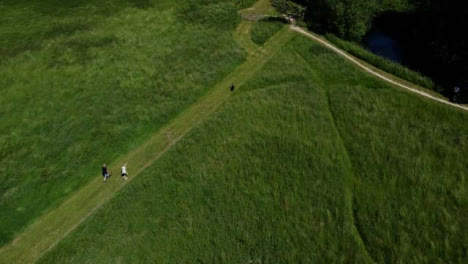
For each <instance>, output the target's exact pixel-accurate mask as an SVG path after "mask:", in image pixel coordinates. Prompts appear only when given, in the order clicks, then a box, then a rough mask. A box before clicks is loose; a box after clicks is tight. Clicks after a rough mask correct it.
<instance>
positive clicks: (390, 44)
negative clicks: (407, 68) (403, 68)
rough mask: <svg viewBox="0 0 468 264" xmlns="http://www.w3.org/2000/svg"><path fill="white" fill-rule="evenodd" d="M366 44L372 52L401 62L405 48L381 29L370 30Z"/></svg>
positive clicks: (365, 40) (365, 39)
mask: <svg viewBox="0 0 468 264" xmlns="http://www.w3.org/2000/svg"><path fill="white" fill-rule="evenodd" d="M364 44H365V45H366V46H367V48H368V49H369V50H370V51H372V53H374V54H377V55H379V56H382V57H385V58H387V59H390V60H392V61H395V62H398V63H401V61H402V57H403V50H402V48H401V46H400V44H399V43H398V42H397V41H396V40H394V39H393V38H391V37H390V36H388V35H387V34H385V32H382V31H379V30H372V31H370V32H369V33H368V34H367V35H366V37H365V38H364Z"/></svg>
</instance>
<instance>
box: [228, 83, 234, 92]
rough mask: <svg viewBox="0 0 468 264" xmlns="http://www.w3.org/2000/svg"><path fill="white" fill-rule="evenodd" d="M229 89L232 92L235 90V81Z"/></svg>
mask: <svg viewBox="0 0 468 264" xmlns="http://www.w3.org/2000/svg"><path fill="white" fill-rule="evenodd" d="M229 89H231V92H234V89H235V86H234V84H233V83H232V84H231V86H229Z"/></svg>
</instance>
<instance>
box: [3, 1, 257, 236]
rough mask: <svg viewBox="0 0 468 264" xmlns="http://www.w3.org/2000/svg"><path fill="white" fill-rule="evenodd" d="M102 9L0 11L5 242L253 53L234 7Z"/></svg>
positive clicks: (147, 4) (127, 4)
mask: <svg viewBox="0 0 468 264" xmlns="http://www.w3.org/2000/svg"><path fill="white" fill-rule="evenodd" d="M98 2H99V3H98ZM98 2H96V3H94V2H93V3H91V2H89V1H78V0H75V1H66V2H63V1H56V0H48V1H41V2H38V1H26V0H23V1H2V3H0V17H1V18H0V19H1V22H0V49H1V50H0V58H1V61H0V92H1V93H2V96H1V97H0V117H1V122H0V163H1V164H2V166H0V194H1V195H0V210H1V212H2V213H1V215H0V226H1V228H0V245H2V244H4V243H5V242H7V241H9V240H11V238H12V237H13V236H14V234H15V233H16V232H18V231H20V230H22V229H23V228H24V226H25V225H27V224H28V223H30V222H31V220H32V219H34V218H36V217H37V216H38V215H40V214H41V213H42V212H43V211H44V210H46V209H47V208H50V207H51V206H54V205H56V204H58V203H59V202H60V201H62V200H63V199H64V198H66V197H67V196H68V195H69V194H70V193H72V192H73V191H74V190H76V189H77V188H78V187H80V186H82V185H83V184H84V183H85V182H87V181H89V180H90V177H93V176H95V175H97V174H98V173H99V170H100V166H101V165H102V163H106V162H107V163H109V162H111V161H113V160H115V158H116V157H118V156H120V155H122V153H127V152H128V151H129V150H130V149H133V148H135V146H138V145H139V144H140V143H141V142H142V141H143V140H144V139H145V138H146V137H147V136H148V135H149V134H150V133H152V132H153V131H154V130H156V129H158V128H159V127H160V126H162V125H163V124H165V123H166V122H167V121H168V120H170V119H171V118H172V117H173V116H175V115H176V114H177V113H179V112H181V111H182V110H183V109H185V108H186V107H187V106H188V105H190V104H191V103H193V102H194V101H195V100H196V99H197V98H199V97H200V96H201V95H202V94H204V93H205V91H206V90H207V88H208V87H210V86H212V85H213V84H214V83H216V82H218V81H219V80H220V79H221V78H222V77H223V76H225V75H226V74H227V73H229V72H231V71H232V70H233V69H234V67H235V66H236V65H238V64H240V63H241V62H242V61H243V60H244V59H245V57H246V54H245V52H244V51H243V50H242V49H241V48H240V47H239V45H237V43H236V42H235V41H234V39H233V37H232V31H233V30H234V28H235V27H236V25H237V23H238V21H239V16H238V14H237V9H238V8H239V7H240V5H236V4H234V3H233V2H227V1H210V3H209V4H204V5H199V4H198V6H199V7H198V8H191V7H190V5H189V4H188V2H187V1H182V0H181V1H150V0H148V1H144V0H140V1H136V0H134V1H125V0H109V1H98ZM242 2H243V3H242V5H243V6H245V5H247V4H249V1H242ZM250 2H252V1H250ZM191 3H192V4H197V2H196V1H191ZM239 4H241V3H240V2H239ZM114 173H115V174H117V172H114Z"/></svg>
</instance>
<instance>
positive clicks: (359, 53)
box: [325, 34, 436, 90]
mask: <svg viewBox="0 0 468 264" xmlns="http://www.w3.org/2000/svg"><path fill="white" fill-rule="evenodd" d="M325 37H326V38H327V40H329V41H330V42H332V43H333V44H335V45H336V46H337V47H339V48H340V49H343V50H345V51H347V52H348V53H350V54H352V55H354V56H356V57H358V58H359V59H362V60H364V61H366V62H368V63H370V64H371V65H373V66H375V67H377V68H379V69H382V70H384V71H386V72H388V73H390V74H393V75H395V76H397V77H399V78H401V79H403V80H406V81H409V82H412V83H414V84H417V85H419V86H422V87H424V88H428V89H432V90H435V89H436V86H435V84H434V82H433V81H432V80H431V79H430V78H429V77H426V76H423V75H421V74H420V73H418V72H415V71H412V70H410V69H408V68H406V67H405V66H403V65H401V64H399V63H396V62H393V61H391V60H389V59H386V58H383V57H380V56H378V55H375V54H374V53H372V52H370V51H368V50H367V49H365V48H363V47H361V46H359V45H358V44H355V43H352V42H349V41H345V40H342V39H340V38H338V37H336V36H335V35H333V34H326V35H325Z"/></svg>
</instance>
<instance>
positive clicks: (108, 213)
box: [40, 36, 468, 263]
mask: <svg viewBox="0 0 468 264" xmlns="http://www.w3.org/2000/svg"><path fill="white" fill-rule="evenodd" d="M240 89H241V90H240V91H239V92H238V93H236V94H235V96H234V97H232V98H230V99H229V100H228V101H227V102H226V103H225V104H224V105H223V106H222V108H221V109H220V110H219V111H217V112H216V113H215V114H214V115H213V116H212V117H211V118H209V120H208V121H207V122H205V123H203V124H201V125H199V126H198V127H196V128H195V129H194V130H193V131H192V132H191V133H189V135H188V136H187V137H186V138H184V139H182V140H181V141H180V142H179V143H177V145H176V146H175V147H174V148H173V149H172V150H170V151H169V152H168V153H167V154H166V155H165V156H163V157H162V158H161V160H160V161H158V162H157V163H155V164H154V165H153V166H151V167H150V168H148V169H147V170H145V171H144V172H143V173H142V175H141V176H140V177H139V178H137V179H135V180H134V181H133V182H132V183H131V185H130V186H128V187H127V188H125V189H123V190H122V191H121V192H119V194H118V195H117V196H116V197H115V198H114V199H113V200H112V201H110V203H108V204H106V205H105V206H104V207H103V208H102V210H100V211H99V212H98V213H96V214H95V215H93V216H91V217H90V218H89V219H88V220H87V221H86V222H85V223H84V224H83V225H81V226H80V227H79V228H78V229H77V230H76V231H75V232H73V233H72V234H71V235H70V236H69V237H67V238H66V239H64V240H63V241H62V242H61V243H59V244H58V246H57V247H56V248H55V249H53V250H52V251H51V252H49V253H48V254H47V255H46V256H44V258H42V259H41V261H40V263H83V262H91V263H115V262H123V263H147V262H225V263H232V262H247V263H271V262H290V263H296V262H313V263H317V262H320V263H336V262H340V263H343V262H344V263H370V262H373V261H375V262H378V263H447V262H452V263H465V262H466V260H467V259H466V258H467V255H466V252H467V248H468V241H467V237H468V236H467V235H468V234H467V230H466V229H465V228H464V226H466V225H467V224H468V223H467V217H466V208H467V205H468V204H467V203H468V199H467V198H468V197H467V193H466V188H467V183H466V180H465V178H466V172H467V171H468V170H467V166H468V164H467V163H466V161H465V160H464V158H463V157H465V156H466V155H467V154H468V144H467V142H468V141H467V136H468V128H467V127H466V125H464V124H466V122H467V121H468V120H467V119H468V116H467V114H466V113H464V112H461V111H458V110H453V109H450V108H449V107H447V106H443V105H437V104H433V103H432V102H430V101H427V100H425V99H420V98H418V97H416V96H414V95H412V94H409V93H407V92H404V91H401V90H398V89H395V88H393V87H390V86H389V85H387V84H385V83H383V82H381V81H378V80H376V79H374V78H371V77H369V76H367V75H365V74H363V73H362V72H360V71H359V70H358V69H356V68H354V67H353V66H352V65H351V64H349V63H347V62H345V61H344V60H343V59H342V58H340V57H338V56H337V55H335V54H333V53H331V52H330V51H328V50H327V49H325V48H322V47H321V46H318V45H316V44H314V43H313V42H311V41H310V40H308V39H306V38H305V37H302V36H297V37H295V38H294V39H293V41H291V42H289V43H288V44H287V46H285V47H284V48H283V49H282V50H281V51H280V52H279V53H278V55H277V56H275V57H274V59H273V60H272V61H271V62H270V63H268V64H267V65H266V66H265V67H264V68H263V69H262V70H261V72H259V73H258V74H256V75H255V76H254V77H253V78H252V79H251V80H250V81H249V82H248V83H246V84H245V85H243V86H242V87H241V88H240Z"/></svg>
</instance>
